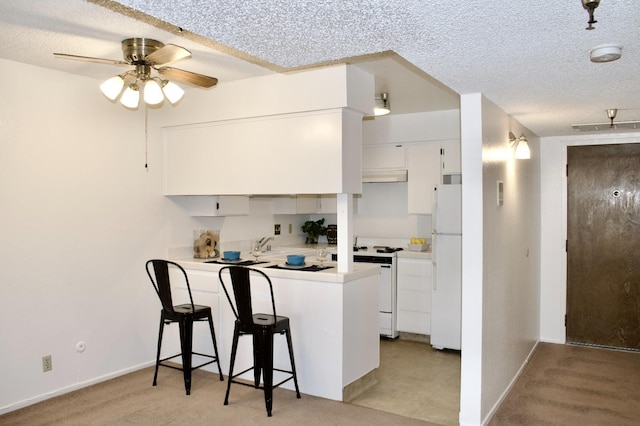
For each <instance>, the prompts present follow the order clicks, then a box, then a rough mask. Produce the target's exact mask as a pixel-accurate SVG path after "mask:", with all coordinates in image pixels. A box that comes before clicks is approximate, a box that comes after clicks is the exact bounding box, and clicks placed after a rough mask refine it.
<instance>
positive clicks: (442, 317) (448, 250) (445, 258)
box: [431, 184, 462, 350]
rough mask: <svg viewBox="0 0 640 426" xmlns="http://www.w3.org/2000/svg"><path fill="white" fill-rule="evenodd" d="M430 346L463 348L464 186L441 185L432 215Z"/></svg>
mask: <svg viewBox="0 0 640 426" xmlns="http://www.w3.org/2000/svg"><path fill="white" fill-rule="evenodd" d="M432 221H433V223H432V230H433V231H432V232H433V234H432V236H431V245H432V253H431V259H432V262H433V292H432V297H431V346H433V347H434V348H436V349H457V350H459V349H460V328H461V320H460V318H461V313H462V312H461V305H462V300H461V299H462V185H459V184H452V185H438V186H436V188H435V194H434V210H433V215H432Z"/></svg>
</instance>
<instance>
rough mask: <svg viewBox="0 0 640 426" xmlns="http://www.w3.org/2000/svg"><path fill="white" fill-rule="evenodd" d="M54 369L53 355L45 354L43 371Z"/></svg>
mask: <svg viewBox="0 0 640 426" xmlns="http://www.w3.org/2000/svg"><path fill="white" fill-rule="evenodd" d="M51 370H53V364H52V363H51V355H45V356H43V357H42V372H43V373H46V372H47V371H51Z"/></svg>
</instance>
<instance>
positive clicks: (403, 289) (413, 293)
mask: <svg viewBox="0 0 640 426" xmlns="http://www.w3.org/2000/svg"><path fill="white" fill-rule="evenodd" d="M432 280H433V265H432V264H431V259H414V258H402V257H400V258H398V296H397V305H398V320H397V321H398V323H397V327H398V331H404V332H408V333H417V334H425V335H427V334H430V333H431V288H432Z"/></svg>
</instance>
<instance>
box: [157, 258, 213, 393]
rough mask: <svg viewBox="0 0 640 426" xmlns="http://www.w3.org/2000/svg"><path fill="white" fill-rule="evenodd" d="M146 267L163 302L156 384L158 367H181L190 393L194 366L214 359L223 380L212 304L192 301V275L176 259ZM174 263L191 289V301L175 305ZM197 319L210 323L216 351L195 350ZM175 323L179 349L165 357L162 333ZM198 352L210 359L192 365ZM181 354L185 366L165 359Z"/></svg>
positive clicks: (161, 261) (200, 365)
mask: <svg viewBox="0 0 640 426" xmlns="http://www.w3.org/2000/svg"><path fill="white" fill-rule="evenodd" d="M145 266H146V270H147V275H148V276H149V279H150V280H151V284H153V288H154V289H155V291H156V293H157V294H158V297H159V298H160V303H161V304H162V309H161V310H160V330H159V332H158V351H157V353H156V369H155V373H154V375H153V386H156V384H157V379H158V367H160V366H163V367H169V368H173V369H175V370H181V371H182V373H183V377H184V387H185V391H186V393H187V395H190V394H191V372H192V371H193V370H195V369H198V368H201V367H204V366H205V365H209V364H212V363H214V362H215V363H218V373H219V375H220V380H221V381H223V380H224V378H223V377H222V369H221V368H220V362H219V358H218V346H217V344H216V333H215V330H214V329H213V315H212V313H211V307H209V306H203V305H196V304H194V303H193V297H192V295H191V287H190V286H189V278H188V277H187V272H186V271H185V270H184V269H183V268H182V267H181V266H180V265H178V264H177V263H175V262H170V261H168V260H161V259H152V260H149V261H148V262H147V263H146V265H145ZM170 267H174V268H177V269H178V270H179V271H181V272H182V276H183V277H184V283H185V284H186V288H187V291H188V293H189V301H190V303H184V304H181V305H175V306H174V305H173V297H172V290H171V286H172V285H171V280H170V278H169V275H170V274H169V268H170ZM151 268H153V272H154V273H153V274H152V273H151ZM197 321H207V322H208V324H209V330H210V333H211V340H212V342H213V351H214V354H213V355H211V354H203V353H199V352H193V351H192V340H193V324H194V322H197ZM172 323H178V325H179V327H180V348H181V350H180V353H179V354H177V355H172V356H169V357H166V358H163V359H160V352H161V349H162V335H163V332H164V326H165V325H168V324H172ZM194 354H195V355H199V356H201V357H204V358H207V359H208V361H206V362H204V363H202V364H199V365H196V366H193V365H192V356H193V355H194ZM177 357H181V358H182V367H177V366H175V365H173V364H168V363H165V361H168V360H171V359H173V358H177Z"/></svg>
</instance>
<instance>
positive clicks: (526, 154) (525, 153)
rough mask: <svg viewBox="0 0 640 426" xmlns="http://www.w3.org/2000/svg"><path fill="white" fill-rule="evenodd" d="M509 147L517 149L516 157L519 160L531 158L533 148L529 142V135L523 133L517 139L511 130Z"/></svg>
mask: <svg viewBox="0 0 640 426" xmlns="http://www.w3.org/2000/svg"><path fill="white" fill-rule="evenodd" d="M509 147H511V149H513V150H514V151H515V158H517V159H518V160H528V159H530V158H531V150H530V149H529V144H528V142H527V137H526V136H525V135H524V133H523V134H521V135H520V137H519V138H517V139H516V137H515V135H514V134H513V133H511V132H509Z"/></svg>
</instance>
